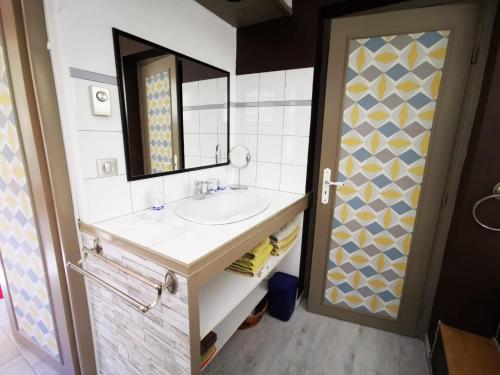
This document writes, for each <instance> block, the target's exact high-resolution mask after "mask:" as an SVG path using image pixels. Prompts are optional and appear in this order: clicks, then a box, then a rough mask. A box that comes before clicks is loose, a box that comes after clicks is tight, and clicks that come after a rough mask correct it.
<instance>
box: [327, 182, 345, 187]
mask: <svg viewBox="0 0 500 375" xmlns="http://www.w3.org/2000/svg"><path fill="white" fill-rule="evenodd" d="M323 183H324V184H326V185H329V186H344V183H343V182H340V181H324V182H323Z"/></svg>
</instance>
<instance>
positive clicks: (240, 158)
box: [229, 145, 250, 190]
mask: <svg viewBox="0 0 500 375" xmlns="http://www.w3.org/2000/svg"><path fill="white" fill-rule="evenodd" d="M229 162H230V163H231V165H232V166H233V167H235V168H236V169H237V171H238V182H237V183H236V184H234V185H231V186H229V187H230V188H231V189H233V190H246V189H248V186H246V185H242V184H241V183H240V174H241V170H242V169H243V168H245V167H247V166H248V164H250V151H248V148H246V147H245V146H242V145H236V146H234V147H233V148H232V149H231V151H229Z"/></svg>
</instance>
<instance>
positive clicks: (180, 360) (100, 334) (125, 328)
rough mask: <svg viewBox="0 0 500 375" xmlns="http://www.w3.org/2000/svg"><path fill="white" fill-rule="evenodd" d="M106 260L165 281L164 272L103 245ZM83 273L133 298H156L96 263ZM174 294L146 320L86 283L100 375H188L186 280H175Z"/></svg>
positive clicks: (95, 260) (166, 295)
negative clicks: (99, 279) (94, 276)
mask: <svg viewBox="0 0 500 375" xmlns="http://www.w3.org/2000/svg"><path fill="white" fill-rule="evenodd" d="M102 246H103V253H104V255H105V256H107V257H110V258H113V259H115V260H118V261H119V262H121V263H122V264H123V265H125V266H126V267H128V268H131V269H134V270H136V271H139V272H141V273H143V274H144V275H147V276H149V277H152V278H154V279H155V280H158V281H162V280H163V279H164V277H165V273H166V270H165V269H164V268H162V267H160V266H158V265H156V264H154V263H151V262H149V261H148V260H146V259H144V258H141V257H138V256H135V255H133V254H130V253H127V252H125V251H123V250H121V249H119V248H117V247H114V246H112V245H109V244H106V243H103V244H102ZM85 268H86V269H87V270H88V271H90V272H92V273H94V274H95V275H96V276H97V277H99V278H101V279H103V280H105V281H107V282H108V283H110V284H112V285H113V286H115V287H117V288H118V289H120V290H121V291H124V292H126V293H127V294H128V295H129V296H131V297H133V298H136V299H139V300H141V301H144V302H146V303H150V302H151V301H153V300H154V298H155V295H156V292H155V291H154V290H153V289H152V288H151V287H149V286H147V285H145V284H143V283H141V282H140V281H138V280H136V279H134V278H133V277H131V276H129V275H127V274H125V273H123V272H121V271H119V270H117V269H115V268H113V267H110V266H109V265H107V264H105V263H104V262H102V261H100V260H99V259H98V258H96V257H93V256H88V257H87V261H86V263H85ZM176 277H177V281H178V284H179V287H178V291H177V293H176V294H170V293H169V292H168V291H165V292H164V294H163V296H162V301H161V304H158V305H157V306H156V307H155V308H154V309H152V310H151V311H149V312H147V313H145V314H143V313H141V312H139V311H137V310H136V309H134V308H133V307H131V306H129V305H128V304H126V303H125V302H123V300H122V299H120V297H118V296H117V295H115V294H114V293H112V292H111V291H109V290H107V289H106V288H103V287H101V286H100V285H98V284H96V283H94V282H92V281H88V282H87V288H88V295H89V301H90V306H91V316H92V317H93V323H94V324H93V325H94V326H93V330H94V341H95V345H96V353H97V357H98V358H97V361H98V366H99V370H100V373H101V374H105V375H111V374H117V375H118V374H119V375H124V374H137V375H144V374H162V375H166V374H167V375H177V374H190V372H191V371H190V360H189V356H190V349H189V320H188V295H187V280H186V279H185V278H184V277H181V276H179V275H176Z"/></svg>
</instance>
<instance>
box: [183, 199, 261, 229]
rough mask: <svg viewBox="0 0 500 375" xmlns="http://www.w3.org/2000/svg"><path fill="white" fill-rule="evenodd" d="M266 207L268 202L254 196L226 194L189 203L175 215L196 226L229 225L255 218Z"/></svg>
mask: <svg viewBox="0 0 500 375" xmlns="http://www.w3.org/2000/svg"><path fill="white" fill-rule="evenodd" d="M268 207H269V202H267V201H265V200H264V199H262V198H260V197H257V196H255V195H250V194H241V193H227V194H221V195H214V196H208V197H207V198H205V199H203V200H199V201H193V202H190V203H188V204H186V205H185V206H181V207H179V208H178V209H177V210H175V214H176V215H177V216H179V217H181V218H183V219H186V220H189V221H192V222H194V223H198V224H230V223H235V222H237V221H242V220H245V219H248V218H250V217H252V216H255V215H257V214H259V213H261V212H262V211H264V210H265V209H266V208H268Z"/></svg>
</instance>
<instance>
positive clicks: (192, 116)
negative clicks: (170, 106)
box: [182, 110, 200, 133]
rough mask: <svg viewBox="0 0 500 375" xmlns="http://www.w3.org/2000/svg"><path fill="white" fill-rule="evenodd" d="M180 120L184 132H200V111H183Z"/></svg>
mask: <svg viewBox="0 0 500 375" xmlns="http://www.w3.org/2000/svg"><path fill="white" fill-rule="evenodd" d="M182 120H183V126H184V133H199V132H200V111H198V110H193V111H183V112H182Z"/></svg>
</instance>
